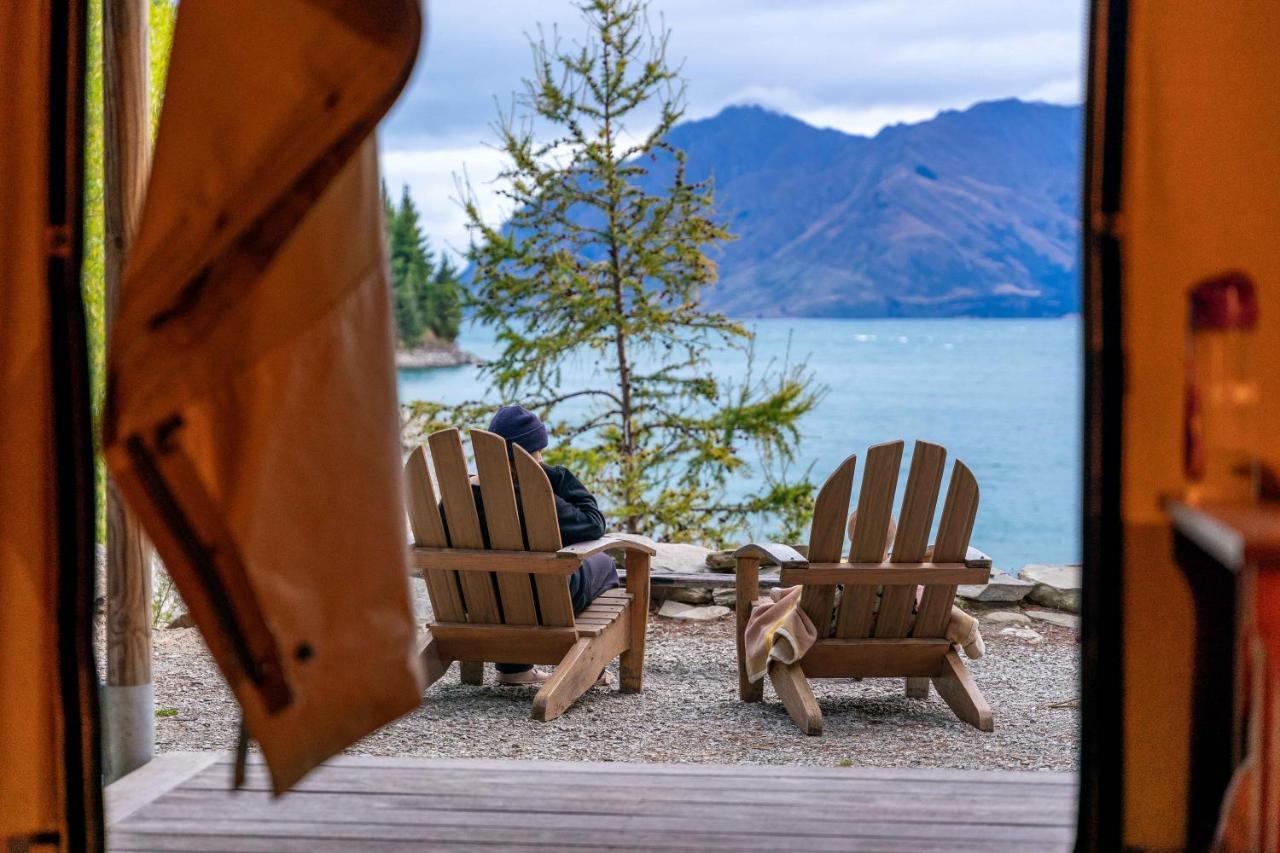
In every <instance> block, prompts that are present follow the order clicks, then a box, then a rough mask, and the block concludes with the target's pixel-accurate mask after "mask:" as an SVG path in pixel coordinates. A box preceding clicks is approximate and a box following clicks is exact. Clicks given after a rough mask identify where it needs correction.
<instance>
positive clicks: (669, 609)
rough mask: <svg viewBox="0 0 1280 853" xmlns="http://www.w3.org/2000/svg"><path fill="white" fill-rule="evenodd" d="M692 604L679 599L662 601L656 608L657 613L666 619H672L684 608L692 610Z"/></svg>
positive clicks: (682, 611)
mask: <svg viewBox="0 0 1280 853" xmlns="http://www.w3.org/2000/svg"><path fill="white" fill-rule="evenodd" d="M692 609H693V605H692V604H684V603H682V602H679V601H664V602H662V606H661V607H659V608H658V615H659V616H665V617H666V618H668V619H674V618H676V617H677V616H679V615H680V614H681V613H684V612H685V611H686V610H692Z"/></svg>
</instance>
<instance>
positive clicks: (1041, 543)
mask: <svg viewBox="0 0 1280 853" xmlns="http://www.w3.org/2000/svg"><path fill="white" fill-rule="evenodd" d="M748 325H750V326H751V327H752V328H754V329H755V331H756V359H757V364H758V365H761V364H764V363H766V362H768V361H770V360H776V361H778V362H781V361H782V360H784V359H786V358H788V353H789V358H790V361H791V363H793V364H794V363H798V362H804V363H806V364H807V365H808V367H809V369H810V370H811V371H813V373H814V374H815V375H816V378H817V381H818V382H820V383H821V384H823V385H825V386H826V387H827V393H826V396H825V397H824V398H823V399H822V401H821V402H820V403H819V405H818V407H817V408H816V409H815V410H814V411H813V412H811V413H810V414H809V415H808V416H807V418H806V420H805V421H804V422H803V426H802V432H803V440H802V443H801V445H800V448H799V453H798V459H797V463H796V466H795V468H794V470H796V471H803V470H805V468H807V467H808V466H809V465H812V466H813V468H812V479H813V480H814V482H816V483H821V482H822V480H824V479H825V478H826V476H827V474H829V473H830V472H831V471H832V470H833V469H834V468H835V467H836V466H837V465H838V464H839V463H840V461H841V460H842V459H843V458H844V457H845V456H847V455H848V454H850V453H857V454H859V457H860V459H861V457H862V455H863V454H864V451H865V449H866V447H867V446H868V445H871V444H875V443H878V442H882V441H889V440H893V439H897V438H903V439H906V440H907V443H908V450H907V455H908V456H909V455H910V443H911V441H912V440H913V439H924V440H927V441H931V442H934V443H937V444H941V445H944V446H945V447H946V448H947V449H948V451H949V452H950V456H951V458H960V459H963V460H964V461H965V463H966V464H967V465H968V466H969V467H970V468H971V469H973V472H974V474H975V476H976V477H977V478H978V484H979V487H980V488H981V494H982V498H981V504H980V506H979V508H978V519H977V523H976V525H975V527H974V533H973V544H974V545H975V546H976V547H978V548H981V549H982V550H984V551H986V552H988V553H989V554H991V556H992V557H993V559H994V560H995V564H996V566H997V567H999V568H1002V569H1006V570H1013V571H1015V572H1016V571H1017V569H1018V568H1020V567H1021V566H1022V565H1024V564H1026V563H1069V562H1078V561H1079V559H1080V547H1081V546H1080V536H1081V533H1080V471H1081V467H1080V466H1081V456H1080V453H1081V435H1080V430H1081V417H1082V416H1081V344H1080V334H1081V324H1080V319H1079V318H1078V317H1068V318H1063V319H1054V320H974V319H947V320H817V319H813V320H794V319H787V320H753V321H750V322H749V324H748ZM459 342H460V344H461V345H462V347H463V348H464V349H466V350H468V351H470V352H473V353H475V354H476V355H479V356H480V357H482V358H484V357H489V356H491V355H493V354H494V353H495V352H496V348H495V346H494V340H493V336H492V335H491V334H489V333H488V332H487V331H486V330H485V329H483V328H479V327H475V326H468V327H465V328H464V329H463V332H462V335H461V337H460V340H459ZM712 361H713V365H714V369H715V370H716V372H717V373H718V374H720V375H724V376H741V375H742V374H743V372H744V370H745V367H746V363H745V359H744V358H743V357H742V356H741V355H740V354H738V353H736V352H725V353H722V354H719V355H717V356H714V357H713V359H712ZM592 370H593V367H592V364H591V363H590V361H589V360H587V359H582V360H579V361H577V362H575V363H574V364H573V365H572V366H571V368H570V369H569V370H568V371H567V372H566V382H565V387H566V390H568V389H570V388H572V387H573V386H574V384H575V382H578V381H583V380H584V379H585V378H587V377H589V376H590V374H591V372H592ZM485 397H491V395H490V394H488V393H487V388H486V384H485V382H484V380H483V377H482V376H481V374H480V371H479V369H478V368H475V367H458V368H443V369H437V370H406V371H401V373H400V398H401V400H402V401H409V400H437V401H441V402H450V403H456V402H462V401H464V400H475V399H480V398H485ZM904 462H905V460H904ZM903 470H904V472H905V470H906V465H905V464H904V466H903ZM857 476H858V477H860V476H861V474H860V473H859V474H858V475H857ZM587 485H588V487H589V486H590V484H587ZM744 485H749V483H748V482H745V481H744ZM943 489H944V494H945V483H944V486H943ZM901 494H902V487H901V485H900V486H899V490H898V500H899V501H900V500H901ZM855 495H856V492H855ZM855 499H856V498H855ZM938 503H939V510H941V503H942V501H941V499H940V500H939V502H938ZM895 514H896V512H895Z"/></svg>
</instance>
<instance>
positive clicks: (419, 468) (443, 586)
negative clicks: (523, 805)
mask: <svg viewBox="0 0 1280 853" xmlns="http://www.w3.org/2000/svg"><path fill="white" fill-rule="evenodd" d="M427 444H428V446H429V447H430V450H431V458H432V461H433V462H434V464H435V471H436V477H437V482H438V483H439V487H440V502H441V503H443V505H444V510H445V511H444V518H443V519H442V518H441V515H440V509H439V503H437V500H436V490H435V488H434V487H433V485H432V482H431V476H430V474H429V472H428V470H427V460H426V456H425V454H424V453H423V450H422V448H421V447H418V448H416V449H415V450H414V451H413V452H412V453H411V454H410V455H409V459H408V461H407V462H406V463H405V474H406V480H407V483H408V492H409V495H408V497H409V500H408V503H409V522H410V527H411V529H412V531H413V540H414V544H413V548H412V555H411V562H412V565H413V566H414V567H415V568H416V569H417V570H418V571H420V572H421V574H422V577H423V578H424V580H425V581H426V584H427V593H428V595H429V596H430V598H431V608H432V611H433V612H434V614H435V621H433V622H431V623H430V624H429V625H428V626H427V634H426V635H425V636H424V638H423V641H422V645H421V657H422V661H423V665H424V667H425V669H426V674H427V685H430V684H432V683H434V682H435V681H436V680H438V679H439V678H440V677H441V676H442V675H444V673H445V672H446V671H447V670H448V668H449V666H450V664H452V662H453V661H455V660H456V661H459V662H460V664H461V666H462V680H463V681H464V682H465V683H470V684H479V683H480V682H481V680H482V677H483V672H484V670H483V667H484V662H485V661H503V662H509V663H531V664H548V663H554V664H556V665H557V666H556V670H555V674H554V675H553V676H552V678H551V679H550V680H549V681H547V682H546V683H545V684H543V686H542V688H541V689H540V690H539V691H538V693H537V695H536V696H535V697H534V699H533V717H534V719H536V720H551V719H554V718H555V717H558V716H560V715H561V714H563V713H564V712H565V710H566V709H567V708H568V707H569V706H570V705H572V704H573V703H574V701H575V700H576V699H577V698H578V697H579V696H581V695H582V694H583V693H584V692H586V690H587V689H588V688H590V687H591V686H592V685H593V684H594V683H595V681H596V678H597V676H599V674H600V671H601V670H602V669H603V668H604V667H605V666H606V665H607V664H608V663H609V662H610V661H611V660H613V659H614V658H615V657H621V661H620V665H621V676H622V677H621V690H622V692H623V693H638V692H640V689H641V681H642V676H643V668H644V635H645V627H646V624H647V620H648V615H649V557H650V556H651V555H652V554H653V553H654V551H653V549H652V548H651V547H649V546H648V545H645V544H643V543H640V542H633V541H630V540H626V539H618V538H604V539H596V540H594V541H591V542H579V543H577V544H574V545H570V546H568V547H561V543H560V529H559V526H558V524H557V523H556V505H555V496H554V494H553V493H552V491H551V483H550V481H549V480H548V479H547V475H546V473H545V472H544V471H543V470H542V466H541V465H539V464H538V462H537V461H535V460H534V458H533V457H532V456H530V455H529V454H528V453H527V452H526V451H525V450H524V449H523V448H521V447H518V446H517V447H515V448H514V450H515V455H514V458H512V459H511V460H510V461H509V460H508V457H507V445H506V442H505V441H504V440H503V439H502V437H501V436H498V435H495V434H494V433H491V432H486V431H484V430H478V429H474V430H471V446H472V450H473V451H474V453H475V462H476V469H477V471H478V475H479V483H480V491H481V496H482V504H483V507H484V515H485V524H486V526H487V528H488V532H489V543H490V548H488V549H486V548H485V547H484V540H483V538H482V535H481V530H480V521H479V518H478V516H477V514H476V507H475V501H474V498H473V497H472V491H471V484H470V479H469V476H470V475H469V474H468V472H467V463H466V457H465V456H464V455H463V450H462V438H461V436H460V434H459V433H458V430H456V429H449V430H443V431H441V432H437V433H434V434H432V435H430V436H428V438H427ZM513 466H514V471H515V482H518V483H519V485H520V490H519V495H518V498H517V494H516V491H515V489H514V488H513V479H512V468H513ZM517 500H518V501H519V509H517ZM522 515H523V518H524V524H523V525H521V523H520V519H521V516H522ZM446 521H447V523H448V529H447V531H446V528H445V522H446ZM605 550H610V551H614V550H622V551H625V552H626V555H627V587H626V590H625V591H624V590H621V589H613V590H609V591H607V592H605V593H604V594H603V595H601V596H599V597H598V598H597V599H596V600H595V601H593V602H592V603H591V606H590V607H588V608H587V609H586V610H584V611H583V612H582V613H579V614H577V615H576V616H575V615H574V612H573V603H572V601H571V600H570V596H569V581H568V576H569V575H570V574H572V573H573V572H574V571H575V570H576V569H577V568H578V564H579V563H580V562H581V561H582V560H584V559H585V558H587V557H589V556H591V555H592V554H598V553H600V552H601V551H605Z"/></svg>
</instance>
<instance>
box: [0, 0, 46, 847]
mask: <svg viewBox="0 0 1280 853" xmlns="http://www.w3.org/2000/svg"><path fill="white" fill-rule="evenodd" d="M47 14H48V10H47V8H45V5H44V4H43V3H5V4H3V5H0V73H3V74H4V76H5V80H6V84H5V96H4V97H3V98H0V139H3V140H4V144H2V145H0V259H3V264H4V283H3V286H0V435H3V436H4V439H3V440H2V441H0V471H2V472H3V475H2V476H0V602H3V608H4V610H3V615H0V685H2V687H0V756H3V760H2V761H0V765H3V768H4V769H3V771H2V772H0V841H2V840H3V839H5V838H8V837H10V836H26V835H31V834H33V833H37V832H42V831H50V830H53V831H57V830H58V829H59V828H60V827H59V816H58V809H59V800H58V793H57V792H58V787H59V786H58V779H57V773H58V768H59V765H58V761H57V757H58V745H57V738H58V731H59V727H60V725H61V723H60V712H59V706H58V683H57V670H58V658H57V649H56V636H55V632H56V631H57V612H56V601H55V594H56V589H57V583H56V577H55V575H54V572H55V571H56V566H57V557H56V550H55V549H56V542H55V541H54V525H53V520H52V519H53V512H54V494H53V458H52V432H51V421H50V407H51V399H50V391H49V382H50V360H49V329H50V317H49V300H48V297H47V294H46V288H47V283H46V277H45V269H44V264H45V223H46V222H47V221H48V207H47V198H46V186H45V171H46V168H47V165H48V151H47V147H46V145H47V142H46V139H45V122H44V121H43V120H42V117H43V116H44V114H45V103H46V102H47V97H48V93H47V92H46V91H45V85H46V81H47V79H48V52H47V47H46V46H47V44H48V41H49V38H48V30H47V20H46V16H47Z"/></svg>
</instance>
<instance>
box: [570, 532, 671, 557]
mask: <svg viewBox="0 0 1280 853" xmlns="http://www.w3.org/2000/svg"><path fill="white" fill-rule="evenodd" d="M601 551H626V552H628V553H639V554H648V555H649V556H650V557H652V556H653V555H654V554H656V553H658V552H657V551H656V550H655V549H654V548H653V546H652V545H646V544H645V543H643V542H637V541H636V540H634V539H627V538H624V537H621V536H604V537H601V538H600V539H592V540H590V541H589V542H575V543H574V544H572V545H566V546H565V547H563V548H561V549H560V550H559V551H557V552H556V556H557V557H560V558H562V559H565V560H585V559H586V558H587V557H590V556H592V555H593V554H599V553H600V552H601Z"/></svg>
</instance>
